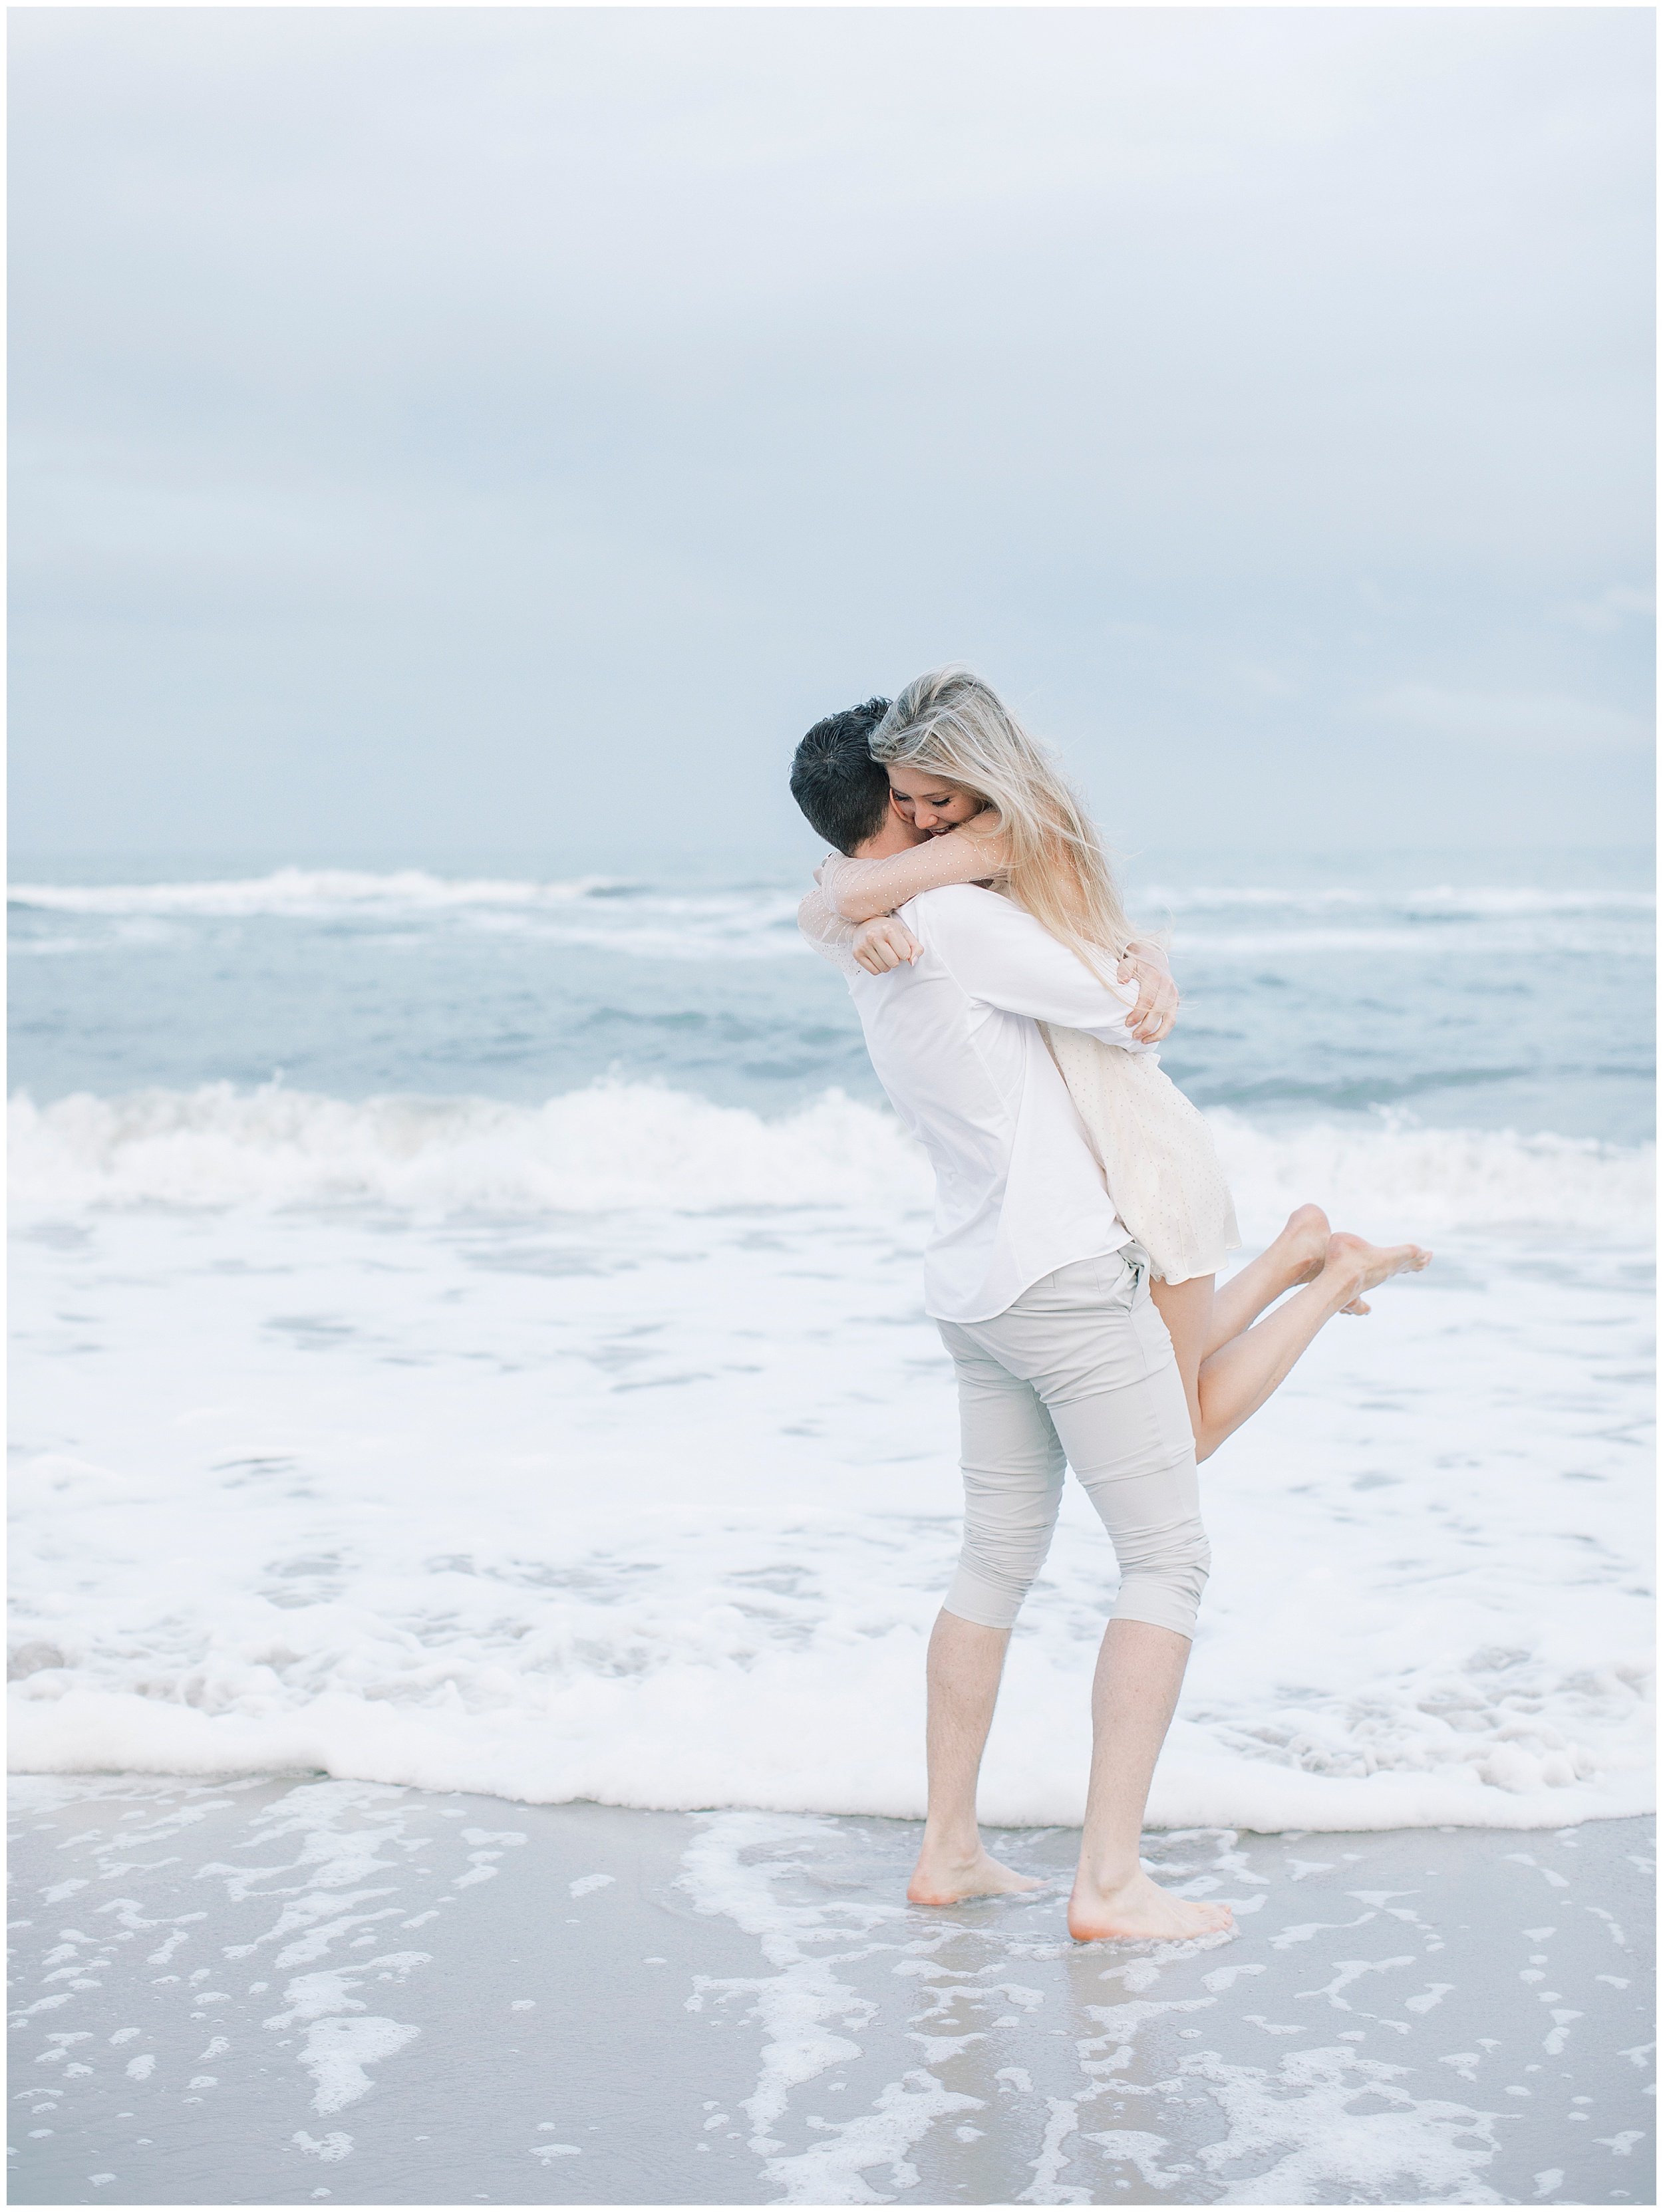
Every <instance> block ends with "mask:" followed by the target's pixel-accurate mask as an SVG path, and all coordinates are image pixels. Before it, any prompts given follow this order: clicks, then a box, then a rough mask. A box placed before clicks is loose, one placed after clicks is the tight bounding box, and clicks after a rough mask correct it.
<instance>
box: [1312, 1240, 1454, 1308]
mask: <svg viewBox="0 0 1663 2212" xmlns="http://www.w3.org/2000/svg"><path fill="white" fill-rule="evenodd" d="M1431 1265H1432V1255H1431V1254H1430V1253H1429V1252H1428V1250H1427V1249H1426V1247H1425V1246H1424V1245H1423V1244H1370V1243H1368V1242H1367V1241H1366V1240H1365V1239H1364V1238H1362V1237H1353V1236H1352V1235H1351V1234H1350V1232H1349V1231H1347V1230H1341V1231H1339V1233H1338V1234H1337V1236H1333V1237H1330V1238H1329V1240H1328V1255H1327V1258H1326V1260H1325V1263H1324V1267H1323V1272H1324V1273H1325V1274H1326V1273H1329V1272H1330V1271H1332V1273H1333V1277H1334V1287H1335V1290H1336V1291H1349V1293H1350V1295H1349V1297H1347V1298H1346V1299H1345V1300H1344V1302H1343V1304H1342V1305H1341V1306H1340V1308H1339V1310H1340V1312H1341V1313H1349V1314H1366V1313H1368V1311H1369V1310H1370V1308H1369V1306H1368V1302H1367V1300H1366V1299H1365V1298H1364V1297H1363V1295H1362V1294H1363V1292H1364V1291H1373V1290H1377V1289H1378V1288H1379V1287H1380V1285H1381V1284H1382V1283H1384V1282H1386V1280H1387V1279H1388V1278H1390V1277H1391V1276H1392V1275H1402V1274H1416V1275H1417V1274H1419V1273H1420V1271H1421V1269H1422V1267H1430V1266H1431Z"/></svg>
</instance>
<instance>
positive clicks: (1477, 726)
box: [1364, 684, 1652, 752]
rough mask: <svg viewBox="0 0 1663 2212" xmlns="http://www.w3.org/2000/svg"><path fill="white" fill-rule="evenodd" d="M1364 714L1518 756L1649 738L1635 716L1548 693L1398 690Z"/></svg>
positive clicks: (1403, 687)
mask: <svg viewBox="0 0 1663 2212" xmlns="http://www.w3.org/2000/svg"><path fill="white" fill-rule="evenodd" d="M1364 712H1365V713H1366V714H1369V715H1370V716H1371V717H1373V718H1374V719H1375V720H1380V721H1382V722H1386V723H1396V724H1397V725H1398V726H1399V727H1401V728H1406V729H1411V730H1417V731H1426V732H1430V733H1431V734H1432V735H1433V736H1435V737H1441V738H1463V739H1469V740H1471V741H1472V742H1473V743H1475V744H1486V745H1500V746H1503V747H1506V748H1509V749H1514V750H1520V751H1543V752H1564V751H1573V752H1575V751H1584V750H1606V749H1609V748H1613V747H1629V746H1643V745H1646V744H1649V743H1650V741H1651V735H1652V732H1651V726H1650V725H1649V724H1648V722H1647V721H1646V720H1644V718H1643V717H1642V716H1641V715H1639V714H1627V713H1625V712H1623V709H1622V708H1614V707H1610V706H1602V705H1600V704H1599V703H1598V702H1595V701H1593V700H1588V699H1575V698H1570V697H1568V696H1565V695H1564V694H1563V693H1560V692H1551V691H1457V690H1447V689H1445V688H1444V687H1442V686H1441V685H1439V684H1395V685H1394V686H1393V687H1392V690H1389V691H1386V692H1384V693H1382V694H1381V696H1380V697H1378V698H1375V699H1371V700H1369V701H1368V702H1365V706H1364Z"/></svg>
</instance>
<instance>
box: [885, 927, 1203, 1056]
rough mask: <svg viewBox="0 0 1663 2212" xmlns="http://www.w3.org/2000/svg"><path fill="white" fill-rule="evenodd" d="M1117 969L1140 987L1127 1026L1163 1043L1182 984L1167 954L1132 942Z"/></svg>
mask: <svg viewBox="0 0 1663 2212" xmlns="http://www.w3.org/2000/svg"><path fill="white" fill-rule="evenodd" d="M856 957H857V958H858V957H859V956H858V954H857V955H856ZM1117 972H1118V975H1119V978H1120V981H1122V982H1123V983H1136V986H1137V1004H1136V1006H1134V1007H1133V1008H1132V1010H1131V1012H1130V1013H1129V1014H1128V1015H1127V1017H1126V1027H1127V1028H1128V1029H1129V1030H1130V1031H1131V1033H1132V1035H1133V1036H1135V1037H1136V1038H1137V1039H1138V1041H1139V1042H1141V1043H1142V1044H1159V1043H1160V1041H1161V1039H1162V1038H1163V1037H1164V1036H1167V1035H1168V1034H1169V1033H1170V1031H1171V1030H1172V1026H1173V1023H1174V1022H1175V1021H1176V1020H1177V1018H1178V986H1177V984H1176V983H1174V982H1173V975H1172V970H1171V969H1170V968H1168V967H1167V956H1166V954H1165V953H1164V952H1163V951H1161V949H1160V946H1159V945H1139V944H1132V945H1128V946H1127V947H1126V951H1125V953H1124V957H1123V958H1122V960H1121V963H1120V966H1119V969H1118V971H1117Z"/></svg>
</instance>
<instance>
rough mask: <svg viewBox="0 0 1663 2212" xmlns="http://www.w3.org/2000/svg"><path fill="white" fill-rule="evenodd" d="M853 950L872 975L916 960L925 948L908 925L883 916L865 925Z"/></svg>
mask: <svg viewBox="0 0 1663 2212" xmlns="http://www.w3.org/2000/svg"><path fill="white" fill-rule="evenodd" d="M849 949H850V951H851V952H852V953H853V954H854V956H855V958H856V961H857V962H858V963H859V964H860V965H861V966H862V968H864V969H865V970H866V972H867V974H868V975H887V974H888V972H889V970H890V969H892V968H899V966H900V965H901V964H902V963H903V962H904V961H905V962H909V963H910V962H911V961H914V960H916V959H917V957H918V955H919V953H920V952H922V951H923V945H920V944H919V942H918V940H917V938H916V937H915V936H914V935H913V934H912V932H911V930H910V929H909V928H908V927H906V924H905V922H901V921H896V919H895V917H894V915H892V914H880V915H875V916H874V919H873V920H872V921H863V922H862V924H861V926H860V927H859V928H858V929H857V930H856V932H855V940H854V943H853V944H852V945H850V948H849Z"/></svg>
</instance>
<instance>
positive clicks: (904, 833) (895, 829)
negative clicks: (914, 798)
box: [849, 811, 927, 860]
mask: <svg viewBox="0 0 1663 2212" xmlns="http://www.w3.org/2000/svg"><path fill="white" fill-rule="evenodd" d="M925 842H927V840H926V839H924V838H923V837H922V836H920V835H919V833H918V832H917V830H916V829H914V828H913V827H912V824H911V823H910V822H906V821H904V820H903V819H902V817H900V816H899V814H897V813H895V812H893V811H891V812H889V813H888V814H886V816H885V817H884V822H883V827H882V829H880V830H879V831H878V832H877V834H876V835H875V836H871V837H868V838H865V839H863V840H862V842H861V843H860V844H858V845H856V848H855V849H854V851H853V852H852V853H851V854H850V855H849V857H850V860H888V859H889V857H890V855H891V854H894V853H910V852H911V850H912V848H913V847H914V846H915V845H922V844H924V843H925Z"/></svg>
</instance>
